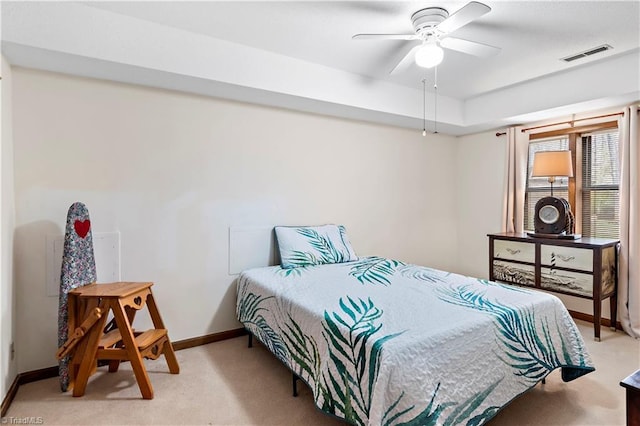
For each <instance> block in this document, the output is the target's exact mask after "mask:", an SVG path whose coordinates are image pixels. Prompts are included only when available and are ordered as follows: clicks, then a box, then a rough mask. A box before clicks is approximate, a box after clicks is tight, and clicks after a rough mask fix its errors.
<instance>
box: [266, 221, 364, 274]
mask: <svg viewBox="0 0 640 426" xmlns="http://www.w3.org/2000/svg"><path fill="white" fill-rule="evenodd" d="M276 238H277V239H278V248H279V250H280V259H281V262H280V263H281V266H282V267H283V268H286V269H288V268H295V267H299V266H310V265H322V264H326V263H342V262H350V261H352V260H358V257H357V256H356V253H355V252H354V251H353V248H352V247H351V243H350V242H349V238H348V237H347V232H346V231H345V229H344V226H342V225H340V226H338V225H323V226H299V227H295V226H276Z"/></svg>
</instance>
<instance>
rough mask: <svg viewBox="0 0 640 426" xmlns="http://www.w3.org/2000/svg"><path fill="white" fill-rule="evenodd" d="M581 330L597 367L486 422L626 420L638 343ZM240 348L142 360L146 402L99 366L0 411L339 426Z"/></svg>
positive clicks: (283, 372) (122, 420)
mask: <svg viewBox="0 0 640 426" xmlns="http://www.w3.org/2000/svg"><path fill="white" fill-rule="evenodd" d="M578 326H579V328H580V331H581V333H582V335H583V336H584V337H585V341H586V344H587V346H588V349H589V352H590V354H591V356H592V358H593V360H594V363H595V365H596V371H595V372H594V373H591V374H588V375H586V376H584V377H581V378H579V379H577V380H575V381H573V382H569V383H564V382H562V380H561V378H560V372H559V371H555V372H553V373H552V374H551V375H550V376H549V377H548V378H547V383H546V384H545V385H541V384H538V385H537V386H536V387H535V388H534V389H532V390H531V391H529V392H527V393H525V394H524V395H522V396H520V397H519V398H517V399H516V400H515V401H513V402H512V403H511V404H509V405H508V406H507V407H506V408H504V409H503V410H502V411H501V412H500V413H499V414H498V415H497V416H496V417H495V418H494V419H493V420H492V421H491V422H490V423H491V425H492V426H498V425H607V426H608V425H624V424H625V393H624V389H623V388H622V387H620V386H619V383H620V380H622V379H624V378H625V377H626V376H628V375H629V374H631V373H632V372H634V371H635V370H637V369H638V368H640V341H638V340H634V339H632V338H631V337H629V336H627V335H626V334H624V333H622V332H620V331H618V332H617V333H613V332H611V331H610V330H609V329H608V328H604V329H603V330H602V334H603V336H602V341H601V342H595V341H594V340H593V327H592V325H591V324H588V323H584V322H578ZM246 345H247V338H246V337H241V338H236V339H230V340H226V341H223V342H218V343H212V344H209V345H205V346H200V347H196V348H191V349H186V350H182V351H179V352H177V356H178V361H179V362H180V368H181V370H180V374H179V375H171V374H169V373H168V369H167V365H166V364H165V362H164V358H161V359H159V360H157V361H147V364H146V365H147V368H148V371H149V376H150V378H151V382H152V384H153V387H154V391H155V398H154V399H153V400H142V399H141V397H140V392H139V390H138V386H137V384H136V381H135V378H134V376H133V373H132V372H131V369H130V366H129V364H128V363H125V364H123V365H122V366H121V368H120V371H118V372H117V373H115V374H109V373H108V372H106V367H102V368H100V369H99V372H98V373H96V374H95V375H94V376H93V377H92V378H91V380H90V382H89V384H88V386H87V392H86V394H85V396H84V397H81V398H73V397H72V396H71V394H70V393H61V392H60V390H59V386H58V380H57V378H54V379H48V380H42V381H39V382H34V383H29V384H27V385H24V386H21V387H20V390H19V391H18V394H17V396H16V398H15V400H14V401H13V404H12V405H11V408H10V409H9V411H8V413H7V417H13V418H17V419H18V420H19V419H24V418H26V417H29V418H31V417H36V418H41V419H42V422H43V423H44V424H46V425H50V424H68V425H71V424H74V425H94V424H95V425H97V424H111V425H134V424H158V425H160V424H171V425H178V424H192V425H341V424H344V423H342V422H341V421H339V420H336V419H334V418H332V417H329V416H327V415H325V414H323V413H321V412H320V411H318V410H317V409H316V408H315V406H314V405H313V401H312V398H311V392H310V390H309V389H308V388H307V386H306V385H304V384H303V383H300V382H299V384H298V389H299V393H300V396H299V397H298V398H293V397H292V396H291V374H290V372H289V370H288V369H287V368H285V367H284V366H283V365H282V364H281V363H280V362H279V361H278V360H276V358H275V357H274V356H272V355H271V354H270V353H269V352H268V351H267V350H266V349H264V348H263V347H262V346H261V345H260V344H255V345H254V347H253V348H252V349H248V348H247V346H246ZM461 386H464V384H463V383H461ZM2 420H3V423H5V422H7V419H6V418H5V419H2ZM14 423H15V422H14Z"/></svg>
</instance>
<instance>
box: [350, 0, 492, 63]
mask: <svg viewBox="0 0 640 426" xmlns="http://www.w3.org/2000/svg"><path fill="white" fill-rule="evenodd" d="M490 10H491V8H490V7H489V6H487V5H486V4H483V3H479V2H476V1H472V2H469V3H467V4H466V5H465V6H464V7H462V8H461V9H459V10H458V11H456V12H455V13H453V14H451V15H449V12H448V11H447V10H446V9H444V8H442V7H427V8H425V9H420V10H418V11H417V12H415V13H414V14H413V15H411V22H412V24H413V29H414V31H415V34H356V35H354V36H353V37H352V38H353V39H354V40H408V41H412V42H413V44H415V46H413V47H412V48H411V49H410V50H409V52H408V53H407V54H406V55H405V56H404V57H403V58H402V60H401V61H400V62H398V64H396V66H395V67H394V68H393V69H392V70H391V72H390V73H389V74H393V73H395V72H398V71H401V70H404V69H406V68H407V67H408V66H409V65H410V64H411V63H412V62H413V61H414V60H415V62H416V63H417V64H418V66H421V67H424V68H432V67H434V66H435V65H438V64H439V63H440V62H441V61H442V58H443V56H444V52H443V51H442V48H443V47H444V48H445V49H451V50H456V51H458V52H463V53H466V54H469V55H474V56H480V57H489V56H493V55H496V54H498V53H499V52H500V48H499V47H495V46H490V45H488V44H484V43H479V42H477V41H469V40H464V39H461V38H455V37H451V36H449V34H450V33H452V32H454V31H455V30H457V29H459V28H461V27H463V26H464V25H467V24H468V23H470V22H472V21H474V20H476V19H478V18H479V17H481V16H482V15H484V14H486V13H488V12H489V11H490Z"/></svg>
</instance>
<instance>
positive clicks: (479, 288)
mask: <svg viewBox="0 0 640 426" xmlns="http://www.w3.org/2000/svg"><path fill="white" fill-rule="evenodd" d="M299 229H300V228H292V229H287V230H286V231H287V233H290V232H293V233H294V234H295V233H300V231H299ZM304 229H308V228H304ZM276 231H277V229H276ZM305 232H306V231H305ZM314 232H315V231H314ZM340 233H342V235H341V236H340V239H341V240H342V242H346V243H345V246H349V244H348V240H347V239H346V238H345V234H344V229H343V228H342V229H340V228H338V234H340ZM309 235H310V236H311V237H310V240H311V242H312V244H311V246H312V248H311V249H309V250H307V251H305V250H299V249H297V247H298V246H297V245H296V244H294V245H293V246H291V247H293V248H291V247H289V246H288V245H287V243H286V242H287V239H286V238H285V237H282V238H281V236H280V234H278V241H279V244H280V245H281V246H282V247H280V252H281V256H282V259H283V262H282V265H280V266H271V267H263V268H255V269H250V270H246V271H244V272H242V273H241V274H240V276H239V278H238V287H237V291H238V297H237V305H236V313H237V317H238V319H239V321H240V322H241V323H242V324H243V325H244V327H245V328H246V329H247V330H248V331H249V333H251V335H253V336H255V337H256V338H257V339H259V340H260V341H261V342H262V343H263V344H264V345H265V346H266V347H267V348H268V349H269V350H270V351H271V352H272V353H273V354H274V355H275V356H276V357H277V358H279V359H280V360H281V361H282V362H283V363H284V364H285V365H287V366H288V367H289V368H290V369H291V370H292V371H293V372H294V374H295V375H296V376H298V377H299V378H301V379H302V380H304V381H305V382H306V383H307V384H308V386H309V387H310V389H311V390H312V392H313V398H314V401H315V404H316V405H317V407H318V408H319V409H321V410H322V411H324V412H326V413H328V414H331V415H334V416H337V417H340V418H343V419H345V420H346V421H347V422H349V423H352V424H356V425H365V424H367V425H369V424H371V425H391V424H393V425H396V424H406V425H429V424H434V425H435V424H451V425H453V424H467V425H480V424H483V423H485V422H486V421H488V420H489V419H491V418H492V417H493V416H495V415H496V413H497V412H498V411H499V410H500V409H501V408H502V407H504V406H505V405H506V404H508V403H509V402H510V401H511V400H513V399H514V398H516V397H517V396H519V395H521V394H522V393H524V392H526V391H527V390H529V389H530V388H532V387H533V386H535V385H536V384H537V383H538V382H539V381H541V380H543V379H544V378H545V377H546V376H547V375H548V374H549V373H550V372H551V371H553V370H555V369H558V368H560V369H561V376H562V379H563V380H564V381H571V380H573V379H576V378H578V377H580V376H582V375H584V374H587V373H589V372H591V371H594V367H593V364H592V362H591V360H590V357H589V355H588V353H587V351H586V349H585V346H584V342H583V340H582V337H581V335H580V333H579V332H578V330H577V327H576V326H575V324H574V322H573V320H572V319H571V317H570V316H569V313H568V312H567V310H566V309H565V307H564V306H563V305H562V303H561V302H560V300H559V299H558V298H556V297H555V296H553V295H549V294H545V293H540V292H536V291H531V290H528V289H523V288H520V287H513V286H507V285H502V284H499V283H495V282H491V281H487V280H482V279H476V278H471V277H466V276H462V275H457V274H453V273H449V272H445V271H440V270H436V269H432V268H428V267H423V266H418V265H412V264H407V263H404V262H401V261H399V260H393V259H387V258H381V257H363V258H356V257H355V254H354V253H353V251H352V250H351V251H350V247H348V249H346V250H340V249H339V248H338V249H337V250H336V247H337V246H339V244H337V243H336V244H333V243H332V242H331V238H324V241H322V240H323V238H322V235H321V233H319V232H316V235H313V233H309V232H307V234H306V235H303V236H304V237H305V238H306V237H308V236H309ZM334 243H335V239H334ZM327 247H328V249H327ZM325 249H326V250H325ZM314 250H315V251H316V252H313V251H314ZM323 250H324V251H326V252H329V253H331V252H332V251H333V252H342V254H337V255H336V254H335V253H334V255H333V257H331V256H329V257H328V260H329V261H323V259H322V258H320V255H319V254H318V251H319V252H320V253H321V254H322V253H323ZM309 251H311V252H312V253H311V256H309V253H308V252H309ZM292 259H293V266H292V264H291V262H290V261H291V260H292ZM324 260H327V258H326V257H325V259H324ZM331 260H337V261H335V262H333V261H331ZM296 262H297V263H296Z"/></svg>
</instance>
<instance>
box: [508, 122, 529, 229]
mask: <svg viewBox="0 0 640 426" xmlns="http://www.w3.org/2000/svg"><path fill="white" fill-rule="evenodd" d="M528 153H529V135H527V134H526V133H523V132H522V131H521V128H520V127H510V128H508V129H507V164H506V167H505V180H504V196H503V202H502V232H517V233H521V232H523V231H524V193H525V190H526V185H527V155H528Z"/></svg>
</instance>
